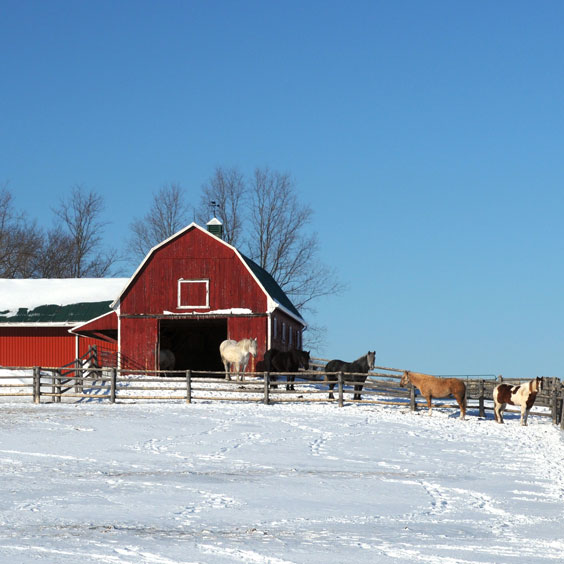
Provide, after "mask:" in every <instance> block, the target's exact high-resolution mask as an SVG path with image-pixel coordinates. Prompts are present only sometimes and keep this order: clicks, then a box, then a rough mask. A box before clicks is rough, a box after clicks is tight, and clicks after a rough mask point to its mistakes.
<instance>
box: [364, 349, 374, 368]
mask: <svg viewBox="0 0 564 564" xmlns="http://www.w3.org/2000/svg"><path fill="white" fill-rule="evenodd" d="M366 361H367V362H368V370H372V369H373V368H374V363H375V362H376V351H368V354H367V355H366Z"/></svg>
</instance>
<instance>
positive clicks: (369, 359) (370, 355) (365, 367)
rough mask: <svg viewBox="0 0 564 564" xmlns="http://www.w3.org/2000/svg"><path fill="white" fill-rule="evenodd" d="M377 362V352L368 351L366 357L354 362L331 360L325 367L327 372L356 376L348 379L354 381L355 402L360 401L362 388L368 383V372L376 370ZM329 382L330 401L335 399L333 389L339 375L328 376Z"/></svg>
mask: <svg viewBox="0 0 564 564" xmlns="http://www.w3.org/2000/svg"><path fill="white" fill-rule="evenodd" d="M375 360H376V351H368V352H367V353H366V354H365V355H364V356H361V357H360V358H357V359H356V360H355V361H353V362H345V361H343V360H338V359H335V360H330V361H329V362H328V363H327V365H326V366H325V372H345V373H347V374H354V376H351V377H348V378H347V380H352V381H353V382H354V383H355V385H354V396H353V400H360V399H361V396H360V392H362V386H364V382H366V378H367V376H368V371H369V370H372V369H373V368H374V361H375ZM327 381H328V382H329V399H334V396H333V388H334V387H335V384H336V383H337V374H327Z"/></svg>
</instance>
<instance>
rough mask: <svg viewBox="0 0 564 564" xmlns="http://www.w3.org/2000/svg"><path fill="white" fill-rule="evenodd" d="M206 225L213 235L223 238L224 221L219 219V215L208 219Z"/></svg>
mask: <svg viewBox="0 0 564 564" xmlns="http://www.w3.org/2000/svg"><path fill="white" fill-rule="evenodd" d="M206 225H207V226H208V231H209V232H210V233H211V234H212V235H215V236H216V237H219V238H220V239H221V238H222V236H223V223H221V221H219V219H217V217H214V218H213V219H210V221H208V223H207V224H206Z"/></svg>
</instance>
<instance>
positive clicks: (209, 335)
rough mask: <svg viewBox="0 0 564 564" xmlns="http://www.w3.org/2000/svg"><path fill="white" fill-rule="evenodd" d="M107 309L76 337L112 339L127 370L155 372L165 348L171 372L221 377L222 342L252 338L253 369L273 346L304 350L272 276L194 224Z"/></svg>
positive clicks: (295, 319)
mask: <svg viewBox="0 0 564 564" xmlns="http://www.w3.org/2000/svg"><path fill="white" fill-rule="evenodd" d="M210 224H211V225H214V224H213V223H212V222H210ZM210 224H208V225H210ZM111 307H112V310H113V311H112V312H109V313H108V314H106V315H103V316H101V317H98V318H96V319H94V320H92V321H90V322H87V323H84V324H81V325H79V326H77V327H75V328H74V330H73V332H74V333H76V334H79V335H83V336H88V337H95V338H105V339H107V340H111V339H112V336H114V335H115V338H116V340H117V347H118V350H119V362H120V366H121V367H122V368H126V369H128V368H129V369H147V370H154V369H158V368H159V367H158V362H157V360H158V351H159V348H160V347H162V348H166V349H169V350H172V352H173V353H174V355H175V357H176V364H175V368H176V369H179V370H184V369H189V368H191V369H194V370H221V369H222V368H223V365H222V364H221V359H220V356H219V345H220V343H221V342H222V341H223V340H224V339H234V340H240V339H245V338H257V340H258V357H257V361H258V360H260V359H261V358H262V356H263V355H264V352H265V351H266V350H267V349H268V348H270V347H273V346H274V347H277V348H280V349H282V350H285V349H288V348H291V347H296V348H301V346H302V331H303V329H304V328H305V322H304V320H303V318H302V317H301V315H300V314H299V312H298V311H297V310H296V308H295V307H294V305H293V304H292V302H291V301H290V300H289V299H288V297H287V296H286V294H285V293H284V292H283V291H282V290H281V288H280V287H279V286H278V284H277V283H276V282H275V280H274V279H273V278H272V277H271V276H270V274H268V273H267V272H266V271H265V270H264V269H262V268H261V267H260V266H258V265H257V264H256V263H255V262H253V261H252V260H251V259H249V258H248V257H246V256H244V255H243V254H242V253H240V252H239V251H238V250H237V249H236V248H234V247H232V246H231V245H229V244H227V243H226V242H225V241H223V240H222V239H221V238H220V237H218V236H216V235H214V234H212V233H211V232H210V231H207V230H205V229H203V228H202V227H200V226H198V225H196V224H195V223H192V224H191V225H189V226H188V227H186V228H185V229H183V230H182V231H179V232H178V233H176V234H175V235H173V236H172V237H170V238H169V239H167V240H166V241H163V242H162V243H160V244H159V245H157V246H156V247H154V248H153V249H151V251H150V252H149V254H148V255H147V257H146V258H145V260H144V261H143V262H142V263H141V264H140V266H139V268H138V269H137V270H136V272H135V273H134V275H133V276H132V277H131V279H130V280H129V282H128V284H127V285H126V286H125V288H124V289H123V291H122V292H121V294H119V295H118V296H116V299H115V301H114V302H113V304H112V306H111ZM252 368H253V366H249V368H248V369H249V370H251V369H252Z"/></svg>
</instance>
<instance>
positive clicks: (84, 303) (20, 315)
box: [0, 278, 129, 325]
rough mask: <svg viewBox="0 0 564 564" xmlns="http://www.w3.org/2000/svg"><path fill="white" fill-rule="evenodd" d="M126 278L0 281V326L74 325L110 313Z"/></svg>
mask: <svg viewBox="0 0 564 564" xmlns="http://www.w3.org/2000/svg"><path fill="white" fill-rule="evenodd" d="M128 280H129V279H128V278H59V279H42V278H28V279H15V280H12V279H0V324H2V325H16V324H18V325H22V324H23V325H53V324H55V325H74V324H76V323H80V322H83V321H87V320H89V319H92V318H94V317H98V316H100V315H103V314H105V313H108V312H109V311H110V305H111V303H112V301H113V300H114V299H115V297H116V296H117V295H118V294H119V292H120V290H121V288H123V286H125V284H126V283H127V281H128Z"/></svg>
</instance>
